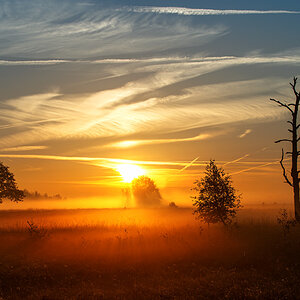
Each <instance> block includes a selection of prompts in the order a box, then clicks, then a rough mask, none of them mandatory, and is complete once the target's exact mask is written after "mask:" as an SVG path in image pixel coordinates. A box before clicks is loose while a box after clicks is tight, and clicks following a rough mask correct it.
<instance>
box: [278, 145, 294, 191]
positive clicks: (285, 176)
mask: <svg viewBox="0 0 300 300" xmlns="http://www.w3.org/2000/svg"><path fill="white" fill-rule="evenodd" d="M283 159H284V151H283V149H282V151H281V160H280V165H281V168H282V172H283V173H282V175H283V177H284V179H285V180H286V183H287V184H289V185H290V186H293V185H292V183H291V182H290V180H289V179H288V177H287V175H286V171H285V167H284V165H283Z"/></svg>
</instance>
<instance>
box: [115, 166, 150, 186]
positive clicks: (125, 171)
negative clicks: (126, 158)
mask: <svg viewBox="0 0 300 300" xmlns="http://www.w3.org/2000/svg"><path fill="white" fill-rule="evenodd" d="M116 170H117V171H118V172H119V173H120V174H121V176H122V177H123V181H124V182H131V181H132V180H133V179H135V178H137V177H139V176H141V175H145V173H146V172H145V170H143V169H142V168H141V167H139V166H136V165H130V164H122V165H118V167H117V168H116Z"/></svg>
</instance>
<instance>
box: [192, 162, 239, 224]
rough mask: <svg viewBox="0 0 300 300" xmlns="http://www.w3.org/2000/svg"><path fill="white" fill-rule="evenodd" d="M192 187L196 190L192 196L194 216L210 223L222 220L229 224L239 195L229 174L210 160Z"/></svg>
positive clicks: (233, 215) (237, 206) (234, 213)
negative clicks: (202, 175) (201, 175)
mask: <svg viewBox="0 0 300 300" xmlns="http://www.w3.org/2000/svg"><path fill="white" fill-rule="evenodd" d="M194 184H195V187H194V188H193V189H192V190H194V191H196V192H197V194H198V195H197V196H193V197H192V198H193V199H194V201H193V206H194V207H195V210H194V214H195V215H196V218H197V219H199V220H202V221H204V222H206V223H207V224H210V223H218V222H222V223H223V224H224V225H229V224H231V222H232V219H233V218H234V217H235V215H236V211H237V209H238V208H239V207H240V206H241V205H240V196H239V195H237V192H236V190H235V188H234V187H233V185H232V180H231V178H230V176H229V175H227V174H225V171H224V170H223V168H221V167H220V168H218V167H217V166H216V164H215V162H214V160H211V161H210V162H209V164H208V165H207V166H206V169H205V175H204V177H203V178H201V179H200V180H196V181H195V183H194Z"/></svg>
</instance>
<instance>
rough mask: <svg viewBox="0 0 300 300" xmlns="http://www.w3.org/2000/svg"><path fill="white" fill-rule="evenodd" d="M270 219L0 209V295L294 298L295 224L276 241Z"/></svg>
mask: <svg viewBox="0 0 300 300" xmlns="http://www.w3.org/2000/svg"><path fill="white" fill-rule="evenodd" d="M276 214H278V209H277V208H276V209H274V208H273V209H271V208H266V209H257V208H256V209H243V210H241V212H240V214H239V216H238V219H237V220H238V226H234V227H232V228H230V229H225V228H223V227H222V226H220V225H213V226H212V225H211V226H209V227H208V226H207V225H205V224H201V223H199V222H197V221H195V220H194V217H193V215H192V210H191V209H183V208H174V209H170V208H164V209H152V210H138V209H103V210H37V211H1V212H0V242H1V243H0V299H1V298H2V299H300V228H299V227H300V226H299V225H298V226H296V227H293V228H291V230H290V232H289V233H287V234H286V235H283V231H282V227H281V226H280V225H278V224H277V222H276ZM27 221H28V222H29V224H31V232H30V226H29V224H28V223H27Z"/></svg>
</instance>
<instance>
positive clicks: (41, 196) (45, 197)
mask: <svg viewBox="0 0 300 300" xmlns="http://www.w3.org/2000/svg"><path fill="white" fill-rule="evenodd" d="M24 195H25V198H29V199H31V200H41V199H43V200H63V199H65V198H64V197H62V196H61V195H60V194H56V195H52V196H51V195H48V194H47V193H45V194H41V193H39V192H37V191H34V192H29V191H28V190H26V189H25V190H24Z"/></svg>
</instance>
